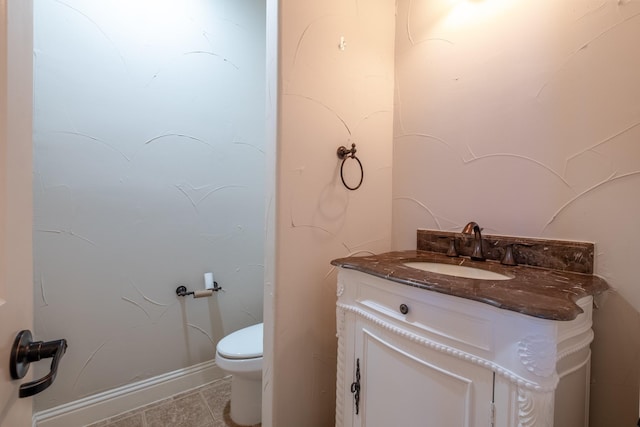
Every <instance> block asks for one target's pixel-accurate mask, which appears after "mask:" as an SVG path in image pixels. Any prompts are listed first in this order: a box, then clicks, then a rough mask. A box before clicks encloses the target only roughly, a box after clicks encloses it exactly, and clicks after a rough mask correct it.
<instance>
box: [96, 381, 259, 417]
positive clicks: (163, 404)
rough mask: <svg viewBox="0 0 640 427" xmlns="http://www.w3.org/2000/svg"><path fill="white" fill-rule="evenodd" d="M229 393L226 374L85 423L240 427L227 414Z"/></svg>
mask: <svg viewBox="0 0 640 427" xmlns="http://www.w3.org/2000/svg"><path fill="white" fill-rule="evenodd" d="M230 396H231V378H230V377H229V378H224V379H221V380H218V381H214V382H211V383H209V384H205V385H203V386H201V387H198V388H196V389H193V390H189V391H186V392H184V393H180V394H177V395H175V396H173V397H170V398H167V399H164V400H160V401H158V402H155V403H151V404H149V405H147V406H143V407H141V408H138V409H134V410H133V411H129V412H126V413H124V414H120V415H117V416H115V417H112V418H109V419H106V420H102V421H99V422H97V423H93V424H91V425H90V426H88V427H239V426H238V425H237V424H236V423H234V422H233V421H231V417H230V416H229V397H230ZM259 426H260V424H257V425H256V426H253V427H259Z"/></svg>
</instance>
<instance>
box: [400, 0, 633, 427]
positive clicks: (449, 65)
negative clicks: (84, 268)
mask: <svg viewBox="0 0 640 427" xmlns="http://www.w3.org/2000/svg"><path fill="white" fill-rule="evenodd" d="M638 41H640V2H639V1H629V0H626V1H622V0H621V1H614V0H607V1H605V0H597V1H588V0H572V1H564V0H563V1H559V0H543V1H524V0H519V1H514V0H483V1H450V0H430V1H410V0H401V1H399V3H398V22H397V25H396V95H395V121H394V162H393V233H392V234H393V237H394V241H393V246H394V247H395V248H399V249H407V248H412V247H415V230H416V228H420V227H422V228H436V229H445V230H460V229H461V228H462V226H463V225H464V224H465V223H466V222H467V221H469V220H475V221H477V222H479V223H480V225H481V226H482V227H484V229H485V230H486V231H487V232H489V233H493V234H510V235H523V236H532V237H543V238H558V239H573V240H585V241H593V242H595V243H596V250H597V255H596V273H597V274H599V275H601V276H603V277H605V278H606V279H607V280H608V282H609V283H610V284H611V286H612V287H613V288H614V292H612V293H611V294H610V295H609V296H608V298H606V299H605V300H604V301H602V303H601V308H600V310H597V311H596V314H595V327H594V329H595V331H596V340H595V342H594V344H593V366H592V387H591V393H592V395H591V398H592V402H591V405H592V406H591V407H592V411H591V425H592V426H602V427H605V426H613V425H616V426H622V425H635V422H636V421H637V417H638V377H639V369H638V368H639V365H640V358H639V351H640V322H639V318H638V312H637V310H638V309H639V308H640V285H639V283H638V277H637V272H636V269H635V265H636V264H637V258H638V257H639V256H640V250H639V249H638V245H637V242H638V241H640V227H638V218H640V197H639V195H640V192H639V190H638V188H639V185H640V144H639V140H640V102H638V100H639V99H640V85H639V84H638V76H639V75H640V55H639V54H638Z"/></svg>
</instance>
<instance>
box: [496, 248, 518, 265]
mask: <svg viewBox="0 0 640 427" xmlns="http://www.w3.org/2000/svg"><path fill="white" fill-rule="evenodd" d="M500 264H503V265H518V263H517V262H516V260H515V259H514V258H513V245H507V246H506V247H505V248H504V256H503V257H502V260H501V261H500Z"/></svg>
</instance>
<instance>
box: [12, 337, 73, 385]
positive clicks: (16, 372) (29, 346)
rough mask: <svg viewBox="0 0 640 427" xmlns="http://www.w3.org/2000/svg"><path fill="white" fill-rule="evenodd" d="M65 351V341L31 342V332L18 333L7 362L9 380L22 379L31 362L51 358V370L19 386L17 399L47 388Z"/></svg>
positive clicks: (54, 376)
mask: <svg viewBox="0 0 640 427" xmlns="http://www.w3.org/2000/svg"><path fill="white" fill-rule="evenodd" d="M66 350H67V340H65V339H61V340H55V341H47V342H42V341H35V342H34V341H32V336H31V331H29V330H27V329H25V330H23V331H20V332H19V333H18V335H17V336H16V339H15V341H14V342H13V347H12V348H11V360H10V361H9V371H10V372H11V378H13V379H14V380H19V379H20V378H23V377H24V376H25V375H26V374H27V371H28V370H29V364H30V363H31V362H37V361H38V360H40V359H47V358H49V357H51V358H53V360H52V361H51V369H50V371H49V373H48V374H47V375H45V376H44V377H42V378H40V379H39V380H35V381H31V382H28V383H26V384H22V385H21V386H20V391H19V394H18V396H19V397H29V396H33V395H34V394H37V393H40V392H41V391H43V390H44V389H46V388H47V387H49V386H50V385H51V384H52V383H53V380H55V378H56V374H57V373H58V363H60V359H61V358H62V356H63V355H64V352H65V351H66Z"/></svg>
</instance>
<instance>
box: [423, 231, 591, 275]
mask: <svg viewBox="0 0 640 427" xmlns="http://www.w3.org/2000/svg"><path fill="white" fill-rule="evenodd" d="M452 239H454V242H455V248H456V251H457V253H458V255H462V256H470V255H471V252H472V250H473V239H474V237H473V235H469V234H462V233H454V232H449V231H439V230H418V233H417V249H418V250H421V251H429V252H439V253H444V254H446V253H447V251H448V249H449V245H450V242H451V240H452ZM509 245H511V246H512V248H513V257H514V259H515V261H516V263H518V265H528V266H532V267H544V268H551V269H554V270H561V271H570V272H575V273H584V274H593V263H594V244H593V243H588V242H574V241H562V240H546V239H534V238H530V237H514V236H496V235H490V234H489V235H484V234H483V235H482V249H483V252H484V256H485V257H486V258H487V259H488V260H495V261H500V260H501V259H502V258H503V257H504V254H505V251H506V248H507V246H509Z"/></svg>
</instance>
